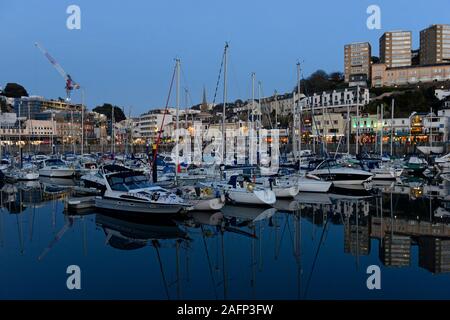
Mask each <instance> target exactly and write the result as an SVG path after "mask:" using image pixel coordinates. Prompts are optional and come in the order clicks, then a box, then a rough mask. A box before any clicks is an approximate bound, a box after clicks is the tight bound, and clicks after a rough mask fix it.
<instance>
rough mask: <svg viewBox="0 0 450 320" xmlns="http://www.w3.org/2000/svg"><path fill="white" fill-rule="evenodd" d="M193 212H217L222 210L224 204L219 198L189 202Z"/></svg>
mask: <svg viewBox="0 0 450 320" xmlns="http://www.w3.org/2000/svg"><path fill="white" fill-rule="evenodd" d="M191 202H192V205H193V207H194V210H198V211H218V210H220V209H222V208H223V206H224V205H225V202H224V201H222V200H221V199H220V198H211V199H199V200H191Z"/></svg>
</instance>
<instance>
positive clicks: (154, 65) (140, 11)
mask: <svg viewBox="0 0 450 320" xmlns="http://www.w3.org/2000/svg"><path fill="white" fill-rule="evenodd" d="M71 4H76V5H79V6H80V8H81V30H68V29H67V28H66V19H67V17H68V14H66V8H67V7H68V6H69V5H71ZM371 4H377V5H379V6H380V7H381V23H382V25H381V26H382V29H381V30H369V29H367V27H366V19H367V17H368V15H367V14H366V8H367V7H368V6H369V5H371ZM449 12H450V1H448V0H429V1H414V2H413V1H407V0H396V1H392V0H390V1H387V0H383V1H381V0H378V1H374V0H370V1H366V0H345V1H331V0H329V1H324V0H315V1H300V0H296V1H295V0H280V1H273V0H272V1H268V0H259V1H253V0H251V1H247V0H245V1H242V0H241V1H235V0H228V1H215V0H192V1H187V0H184V1H182V0H176V1H169V0H168V1H154V0H151V1H133V0H130V1H126V2H125V1H119V0H112V1H111V0H110V1H92V0H91V1H88V0H71V1H63V0H59V1H52V0H39V1H37V0H32V1H24V0H14V1H5V0H0V30H1V34H2V40H1V42H0V49H1V53H0V86H4V85H5V84H6V83H7V82H17V83H20V84H22V85H24V86H25V87H26V89H27V90H28V92H29V93H30V94H32V95H42V96H44V97H46V98H57V97H59V96H60V97H64V96H65V91H64V81H63V80H62V78H61V77H60V75H59V74H58V73H57V72H56V70H54V69H53V68H52V66H51V65H50V64H49V62H48V61H47V60H46V59H45V58H44V56H43V55H42V54H41V53H40V52H39V51H38V50H37V49H36V48H35V47H34V43H35V42H36V41H38V42H40V43H41V44H42V45H43V46H44V47H45V48H46V49H47V50H48V51H49V52H50V53H51V55H52V56H54V57H55V58H56V60H58V62H59V63H60V64H61V65H62V66H63V67H64V69H66V71H67V72H68V73H69V74H71V75H72V77H73V78H74V79H75V80H76V81H78V82H79V83H80V84H81V85H82V86H83V87H85V88H86V101H87V104H88V106H89V107H94V106H95V105H98V104H102V103H103V102H111V103H114V104H116V105H120V106H124V107H125V112H126V113H127V114H128V112H129V108H130V107H131V108H132V109H131V113H132V114H134V115H138V114H140V113H143V112H145V111H147V110H149V109H153V108H157V107H162V106H164V104H165V99H166V96H167V92H168V86H169V82H170V77H171V73H172V71H173V67H174V58H175V57H179V58H180V59H181V61H182V69H183V74H182V77H181V80H182V83H181V86H182V87H183V88H184V87H187V88H188V89H189V91H190V94H191V102H192V103H199V102H200V100H201V97H202V88H203V86H205V87H206V89H207V93H208V100H209V101H210V102H211V100H212V97H213V93H214V88H215V84H216V80H217V75H218V71H219V65H220V60H221V55H222V52H223V46H224V43H225V41H229V43H230V51H229V53H230V55H229V65H228V66H229V68H228V80H229V81H228V88H229V100H235V99H237V98H242V99H246V98H249V97H250V96H251V77H250V74H251V72H253V71H254V72H256V77H257V80H259V81H261V82H262V88H263V94H264V95H269V94H272V93H273V91H274V90H275V89H276V90H277V91H278V92H285V91H290V90H291V89H292V87H293V86H294V84H295V79H296V69H295V68H296V66H295V64H296V62H297V61H301V62H302V66H303V76H308V75H309V74H310V73H311V72H313V71H315V70H317V69H323V70H325V71H327V72H332V71H343V46H344V44H346V43H349V42H355V41H369V42H370V43H371V44H372V51H373V54H374V55H378V38H379V37H380V36H381V34H382V33H383V32H384V31H388V30H395V29H405V30H411V31H412V32H413V44H414V47H415V48H417V47H418V43H419V31H420V30H421V29H423V28H425V27H427V26H428V25H430V24H433V23H450V14H449ZM79 99H80V95H79V93H75V94H74V97H73V100H74V102H77V100H78V101H79ZM182 101H184V98H182ZM221 101H222V87H220V90H219V93H218V99H217V102H221ZM172 105H173V102H172Z"/></svg>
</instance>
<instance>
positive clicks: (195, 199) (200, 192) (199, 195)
mask: <svg viewBox="0 0 450 320" xmlns="http://www.w3.org/2000/svg"><path fill="white" fill-rule="evenodd" d="M178 192H179V193H181V197H182V198H183V199H184V200H186V201H188V202H189V203H190V204H192V206H193V207H194V210H199V211H218V210H220V209H222V207H223V206H224V205H225V196H224V194H223V193H220V192H219V190H214V189H213V188H211V187H207V186H202V185H196V186H185V187H181V188H180V189H178Z"/></svg>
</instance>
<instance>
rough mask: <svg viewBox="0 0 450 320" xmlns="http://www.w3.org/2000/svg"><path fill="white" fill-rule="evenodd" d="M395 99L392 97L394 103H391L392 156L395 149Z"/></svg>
mask: <svg viewBox="0 0 450 320" xmlns="http://www.w3.org/2000/svg"><path fill="white" fill-rule="evenodd" d="M394 101H395V100H394V99H392V104H391V157H393V156H394V154H393V151H394V148H393V143H394V104H395V102H394Z"/></svg>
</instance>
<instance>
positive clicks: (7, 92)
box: [0, 83, 28, 98]
mask: <svg viewBox="0 0 450 320" xmlns="http://www.w3.org/2000/svg"><path fill="white" fill-rule="evenodd" d="M0 94H1V95H3V96H5V97H8V98H20V97H28V92H27V90H25V88H24V87H23V86H21V85H20V84H18V83H7V84H6V87H5V89H3V92H2V93H0Z"/></svg>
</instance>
